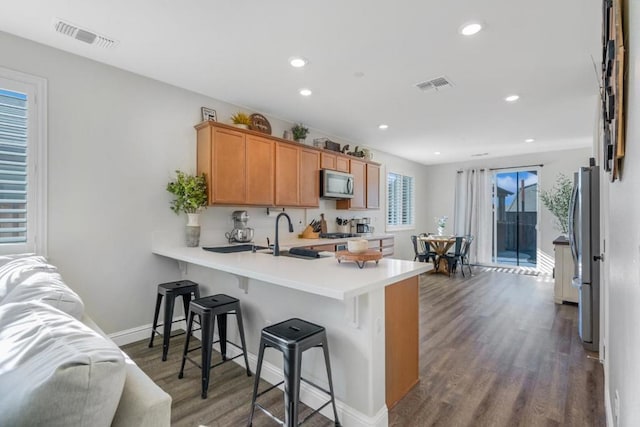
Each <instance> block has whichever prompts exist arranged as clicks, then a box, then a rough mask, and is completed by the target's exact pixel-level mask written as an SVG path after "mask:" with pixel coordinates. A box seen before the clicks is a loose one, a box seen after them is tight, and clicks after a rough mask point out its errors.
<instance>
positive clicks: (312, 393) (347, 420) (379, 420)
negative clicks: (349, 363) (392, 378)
mask: <svg viewBox="0 0 640 427" xmlns="http://www.w3.org/2000/svg"><path fill="white" fill-rule="evenodd" d="M174 328H175V329H180V328H181V329H185V330H186V326H185V325H184V321H183V322H181V323H180V322H178V323H176V324H174ZM194 336H196V337H197V338H198V339H200V331H196V332H195V333H194ZM149 337H151V324H148V325H143V326H139V327H137V328H132V329H127V330H125V331H120V332H115V333H113V334H110V335H109V338H111V339H112V340H113V341H114V342H115V343H116V344H117V345H119V346H122V345H125V344H130V343H132V342H136V341H140V340H145V339H149ZM217 339H218V337H217V335H216V336H214V339H213V340H214V341H216V340H217ZM227 353H228V354H229V357H234V356H237V355H239V354H242V353H241V351H240V350H239V349H237V348H236V347H234V346H232V345H228V346H227ZM247 358H248V359H249V366H250V368H251V371H252V372H254V373H255V370H256V366H257V364H258V357H257V356H256V355H253V354H251V353H247ZM233 361H234V362H235V363H237V364H238V365H240V366H242V367H243V368H244V360H243V358H241V357H239V358H237V359H234V360H233ZM260 377H261V378H262V379H263V380H265V381H266V382H268V383H270V384H277V383H279V382H280V381H282V379H283V377H284V372H283V371H282V369H281V368H279V367H277V366H275V365H273V364H271V363H269V362H267V361H263V362H262V372H261V374H260ZM283 388H284V386H280V389H283ZM327 399H328V396H327V395H326V394H325V393H323V392H321V391H320V390H318V389H316V388H315V387H312V386H310V385H308V384H306V383H305V382H302V383H301V384H300V401H301V402H303V403H304V404H305V405H307V406H309V407H310V408H313V409H316V408H319V407H320V406H322V405H324V403H325V402H326V401H327ZM336 408H337V410H338V418H340V423H341V424H342V425H343V426H344V427H387V426H388V425H389V412H388V410H387V405H384V406H383V407H382V408H380V410H379V411H378V413H377V414H375V415H374V416H372V417H370V416H368V415H365V414H363V413H362V412H360V411H358V410H356V409H354V408H352V407H351V406H349V405H347V404H345V403H343V402H341V401H340V400H339V399H336ZM320 413H321V414H322V415H324V416H325V417H327V418H329V419H331V420H333V419H334V416H333V408H332V407H331V405H328V406H326V407H325V408H323V409H322V410H321V411H320Z"/></svg>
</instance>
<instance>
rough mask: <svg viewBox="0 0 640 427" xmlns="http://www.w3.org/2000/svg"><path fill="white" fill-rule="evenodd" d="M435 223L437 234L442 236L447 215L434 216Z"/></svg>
mask: <svg viewBox="0 0 640 427" xmlns="http://www.w3.org/2000/svg"><path fill="white" fill-rule="evenodd" d="M434 219H435V221H436V225H437V226H438V236H444V228H445V227H446V226H447V219H448V218H447V216H446V215H445V216H441V217H440V218H438V217H435V218H434Z"/></svg>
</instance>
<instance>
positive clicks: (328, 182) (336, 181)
mask: <svg viewBox="0 0 640 427" xmlns="http://www.w3.org/2000/svg"><path fill="white" fill-rule="evenodd" d="M353 187H354V185H353V175H351V174H350V173H344V172H336V171H332V170H329V169H322V170H321V171H320V197H322V198H323V199H353Z"/></svg>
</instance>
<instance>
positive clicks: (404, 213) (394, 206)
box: [387, 173, 415, 226]
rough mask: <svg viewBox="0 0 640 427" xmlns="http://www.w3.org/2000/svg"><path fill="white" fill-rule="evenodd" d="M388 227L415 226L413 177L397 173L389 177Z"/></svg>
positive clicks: (390, 174)
mask: <svg viewBox="0 0 640 427" xmlns="http://www.w3.org/2000/svg"><path fill="white" fill-rule="evenodd" d="M387 199H388V200H387V225H390V226H412V225H413V224H414V215H415V209H414V203H415V189H414V180H413V177H412V176H404V175H400V174H396V173H389V174H388V175H387Z"/></svg>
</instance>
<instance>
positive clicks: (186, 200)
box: [167, 170, 208, 247]
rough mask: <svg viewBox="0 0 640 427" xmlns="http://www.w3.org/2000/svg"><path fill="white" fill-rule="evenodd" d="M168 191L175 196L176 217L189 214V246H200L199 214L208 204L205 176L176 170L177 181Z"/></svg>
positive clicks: (169, 185) (170, 185)
mask: <svg viewBox="0 0 640 427" xmlns="http://www.w3.org/2000/svg"><path fill="white" fill-rule="evenodd" d="M167 191H168V192H169V193H171V194H173V195H174V196H175V199H173V200H172V201H171V206H170V207H171V210H172V211H174V212H175V213H176V215H180V212H184V213H186V214H187V221H188V222H187V229H186V233H187V234H186V236H187V246H189V247H196V246H198V244H199V243H200V223H199V215H200V214H199V212H200V210H201V209H202V208H206V206H207V202H208V198H207V179H206V177H205V175H204V174H202V175H200V176H196V175H189V174H186V173H184V172H181V171H179V170H176V180H175V181H171V182H169V183H168V184H167Z"/></svg>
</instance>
